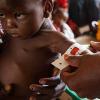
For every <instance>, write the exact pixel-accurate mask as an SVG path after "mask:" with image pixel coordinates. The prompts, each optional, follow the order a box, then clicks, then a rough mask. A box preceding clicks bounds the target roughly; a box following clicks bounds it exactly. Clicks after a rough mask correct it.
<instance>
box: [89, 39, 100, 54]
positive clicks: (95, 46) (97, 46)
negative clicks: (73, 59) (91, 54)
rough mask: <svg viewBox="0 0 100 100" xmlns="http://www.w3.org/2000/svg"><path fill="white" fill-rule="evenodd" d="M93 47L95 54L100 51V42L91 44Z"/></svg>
mask: <svg viewBox="0 0 100 100" xmlns="http://www.w3.org/2000/svg"><path fill="white" fill-rule="evenodd" d="M90 45H91V47H92V48H93V49H94V50H95V52H97V51H100V42H94V41H91V42H90Z"/></svg>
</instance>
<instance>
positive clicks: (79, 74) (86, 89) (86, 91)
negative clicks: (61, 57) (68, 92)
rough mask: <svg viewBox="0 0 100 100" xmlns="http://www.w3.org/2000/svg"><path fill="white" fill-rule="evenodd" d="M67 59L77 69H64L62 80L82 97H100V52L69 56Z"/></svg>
mask: <svg viewBox="0 0 100 100" xmlns="http://www.w3.org/2000/svg"><path fill="white" fill-rule="evenodd" d="M66 61H67V62H68V63H69V64H70V65H72V66H77V70H76V71H74V72H69V69H68V68H65V69H64V70H63V71H62V74H61V78H62V80H63V81H64V82H65V83H66V84H67V85H68V86H69V87H70V88H71V89H72V90H74V91H75V92H76V93H78V95H79V96H80V97H87V98H92V99H93V98H96V97H97V98H100V52H99V53H94V54H87V55H81V56H69V57H67V59H66Z"/></svg>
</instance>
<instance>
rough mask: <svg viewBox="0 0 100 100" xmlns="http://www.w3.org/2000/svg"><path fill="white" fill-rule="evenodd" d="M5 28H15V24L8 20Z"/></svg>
mask: <svg viewBox="0 0 100 100" xmlns="http://www.w3.org/2000/svg"><path fill="white" fill-rule="evenodd" d="M6 25H7V28H15V27H16V23H15V21H14V20H13V19H10V18H8V19H7V22H6Z"/></svg>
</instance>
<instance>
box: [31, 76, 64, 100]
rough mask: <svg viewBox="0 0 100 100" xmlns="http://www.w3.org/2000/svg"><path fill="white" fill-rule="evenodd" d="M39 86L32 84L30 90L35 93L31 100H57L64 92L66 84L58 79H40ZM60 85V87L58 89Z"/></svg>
mask: <svg viewBox="0 0 100 100" xmlns="http://www.w3.org/2000/svg"><path fill="white" fill-rule="evenodd" d="M39 83H40V84H41V85H38V84H32V85H31V86H30V89H31V90H32V91H33V95H32V96H31V97H30V100H51V99H53V100H56V98H58V97H59V96H60V95H61V93H62V92H63V89H64V86H65V84H64V83H62V82H61V81H60V79H59V78H57V77H51V78H43V79H40V81H39ZM58 85H59V87H58Z"/></svg>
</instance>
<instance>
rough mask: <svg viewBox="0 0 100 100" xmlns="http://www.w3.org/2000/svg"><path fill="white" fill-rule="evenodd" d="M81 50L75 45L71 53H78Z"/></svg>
mask: <svg viewBox="0 0 100 100" xmlns="http://www.w3.org/2000/svg"><path fill="white" fill-rule="evenodd" d="M78 51H79V48H77V47H74V48H73V49H72V51H71V54H72V55H76V53H77V52H78Z"/></svg>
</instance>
